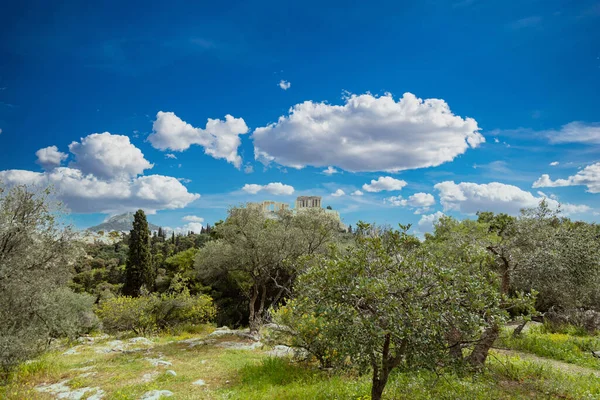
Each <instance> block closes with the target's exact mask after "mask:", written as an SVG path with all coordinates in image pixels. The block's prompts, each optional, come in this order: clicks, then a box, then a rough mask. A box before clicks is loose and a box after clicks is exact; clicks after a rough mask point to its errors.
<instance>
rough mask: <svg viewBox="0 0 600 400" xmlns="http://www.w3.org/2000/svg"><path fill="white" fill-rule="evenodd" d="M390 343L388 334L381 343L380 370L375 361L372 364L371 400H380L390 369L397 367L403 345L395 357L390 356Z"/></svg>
mask: <svg viewBox="0 0 600 400" xmlns="http://www.w3.org/2000/svg"><path fill="white" fill-rule="evenodd" d="M390 341H391V335H390V334H389V333H388V334H386V335H385V341H384V342H383V351H382V353H381V368H380V367H379V363H378V362H376V361H373V362H372V367H373V379H372V380H371V400H381V396H382V395H383V390H384V389H385V385H387V381H388V377H389V376H390V372H391V371H392V369H394V368H395V367H397V366H398V364H399V363H400V360H401V357H400V356H401V353H402V351H403V350H402V349H404V348H405V347H406V346H405V343H403V344H402V346H401V351H400V353H397V354H396V355H395V357H392V356H390Z"/></svg>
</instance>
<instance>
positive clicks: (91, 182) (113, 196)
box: [0, 167, 200, 213]
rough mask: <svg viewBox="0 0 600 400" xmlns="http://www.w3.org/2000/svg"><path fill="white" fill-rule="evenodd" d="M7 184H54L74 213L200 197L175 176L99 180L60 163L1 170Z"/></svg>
mask: <svg viewBox="0 0 600 400" xmlns="http://www.w3.org/2000/svg"><path fill="white" fill-rule="evenodd" d="M0 180H2V181H4V182H5V183H7V184H8V185H15V184H28V185H37V186H47V185H50V184H51V185H53V186H54V188H55V190H56V192H57V197H58V199H59V200H61V201H63V202H64V203H65V205H66V206H67V207H68V208H69V209H71V211H73V212H76V213H97V212H100V213H119V212H124V211H132V210H136V209H139V208H141V209H144V210H146V212H148V213H154V212H156V211H157V210H164V209H177V208H183V207H185V206H187V205H188V204H189V203H191V202H192V201H194V200H196V199H198V198H199V197H200V195H199V194H195V193H189V192H188V191H187V189H186V187H185V186H183V185H182V184H181V182H179V181H178V180H177V179H176V178H173V177H169V176H163V175H148V176H140V177H134V178H131V179H115V180H102V179H99V178H97V177H95V176H93V175H91V174H84V173H83V172H82V171H80V170H78V169H74V168H67V167H59V168H55V169H53V170H52V171H49V172H45V173H38V172H32V171H24V170H7V171H0Z"/></svg>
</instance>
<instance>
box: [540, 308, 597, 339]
mask: <svg viewBox="0 0 600 400" xmlns="http://www.w3.org/2000/svg"><path fill="white" fill-rule="evenodd" d="M544 327H545V328H546V330H548V331H549V332H555V333H568V334H577V335H580V336H581V335H584V334H590V335H594V334H596V333H598V332H600V312H598V311H594V310H583V309H573V310H565V311H561V312H557V311H555V310H550V311H548V312H546V314H545V315H544Z"/></svg>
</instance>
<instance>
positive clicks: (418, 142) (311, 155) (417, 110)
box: [252, 93, 485, 172]
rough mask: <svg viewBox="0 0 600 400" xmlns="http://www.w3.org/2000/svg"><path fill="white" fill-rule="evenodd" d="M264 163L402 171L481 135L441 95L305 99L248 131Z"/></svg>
mask: <svg viewBox="0 0 600 400" xmlns="http://www.w3.org/2000/svg"><path fill="white" fill-rule="evenodd" d="M252 138H253V140H254V156H255V158H256V159H257V160H260V161H261V162H263V163H264V164H268V163H270V162H276V163H279V164H281V165H285V166H289V167H294V168H303V167H304V166H306V165H312V166H315V167H326V166H328V165H336V166H338V167H339V168H341V169H344V170H347V171H352V172H357V171H394V172H395V171H401V170H407V169H415V168H425V167H431V166H437V165H440V164H443V163H445V162H449V161H452V160H453V159H454V158H455V157H457V156H458V155H460V154H463V153H464V152H465V151H467V149H469V148H475V147H478V146H479V145H480V144H481V143H483V142H484V141H485V138H484V137H483V136H482V135H481V134H480V133H479V127H478V126H477V122H476V121H475V120H474V119H472V118H465V119H463V118H461V117H459V116H456V115H454V114H453V113H452V112H451V111H450V108H449V107H448V104H447V103H446V102H445V101H444V100H441V99H426V100H422V99H419V98H417V97H416V96H415V95H413V94H411V93H405V94H404V96H403V97H402V99H400V100H399V101H398V102H396V101H395V100H394V99H393V97H392V96H391V95H390V94H387V95H385V96H381V97H377V96H373V95H371V94H368V93H367V94H363V95H351V96H350V97H348V98H346V103H345V104H344V105H341V106H336V105H329V104H326V103H314V102H312V101H306V102H304V103H301V104H296V105H295V106H293V107H292V108H291V109H290V112H289V115H287V116H281V117H279V120H278V121H277V122H276V123H273V124H270V125H268V126H265V127H261V128H257V129H255V130H254V133H253V134H252Z"/></svg>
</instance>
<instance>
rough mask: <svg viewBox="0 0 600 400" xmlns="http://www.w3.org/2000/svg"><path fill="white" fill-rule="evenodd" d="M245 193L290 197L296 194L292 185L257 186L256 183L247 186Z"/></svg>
mask: <svg viewBox="0 0 600 400" xmlns="http://www.w3.org/2000/svg"><path fill="white" fill-rule="evenodd" d="M242 190H243V191H244V192H247V193H250V194H257V193H258V192H265V193H269V194H272V195H276V196H280V195H290V194H292V193H294V187H293V186H290V185H284V184H283V183H281V182H271V183H269V184H267V185H257V184H255V183H250V184H248V183H247V184H245V185H244V187H243V188H242Z"/></svg>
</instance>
